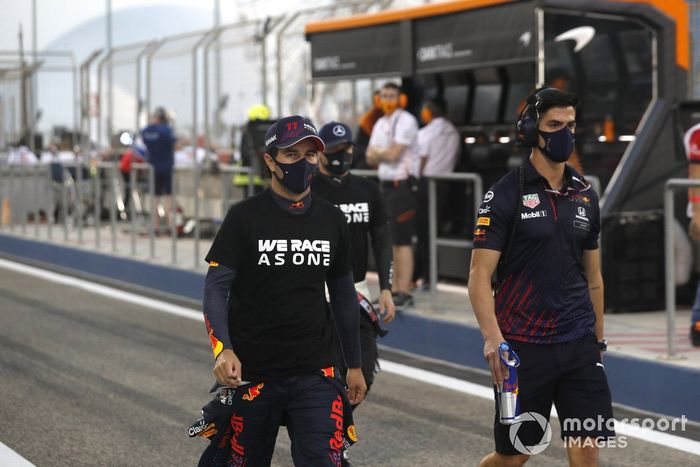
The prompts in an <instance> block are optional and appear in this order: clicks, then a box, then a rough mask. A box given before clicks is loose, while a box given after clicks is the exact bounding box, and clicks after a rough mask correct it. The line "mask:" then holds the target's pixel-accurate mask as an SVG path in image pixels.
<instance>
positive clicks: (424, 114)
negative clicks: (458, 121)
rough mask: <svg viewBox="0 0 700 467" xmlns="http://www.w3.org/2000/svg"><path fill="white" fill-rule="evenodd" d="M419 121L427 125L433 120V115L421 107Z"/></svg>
mask: <svg viewBox="0 0 700 467" xmlns="http://www.w3.org/2000/svg"><path fill="white" fill-rule="evenodd" d="M420 119H421V121H422V122H423V123H425V124H426V125H427V124H428V123H430V122H431V121H432V120H433V113H432V112H431V111H430V110H429V109H428V108H426V107H423V110H421V111H420Z"/></svg>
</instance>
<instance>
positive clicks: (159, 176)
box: [154, 169, 173, 196]
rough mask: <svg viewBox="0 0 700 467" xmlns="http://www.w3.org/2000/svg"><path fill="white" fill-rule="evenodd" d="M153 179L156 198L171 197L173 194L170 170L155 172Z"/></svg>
mask: <svg viewBox="0 0 700 467" xmlns="http://www.w3.org/2000/svg"><path fill="white" fill-rule="evenodd" d="M154 178H155V191H156V196H163V195H171V194H172V193H173V171H172V170H170V169H168V170H156V171H155V173H154Z"/></svg>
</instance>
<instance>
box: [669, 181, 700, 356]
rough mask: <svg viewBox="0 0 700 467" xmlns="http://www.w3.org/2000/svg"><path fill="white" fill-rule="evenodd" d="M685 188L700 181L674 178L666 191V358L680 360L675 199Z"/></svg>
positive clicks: (699, 184) (696, 184)
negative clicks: (676, 193) (677, 316)
mask: <svg viewBox="0 0 700 467" xmlns="http://www.w3.org/2000/svg"><path fill="white" fill-rule="evenodd" d="M683 188H700V180H689V179H687V178H672V179H670V180H667V181H666V186H665V189H664V248H665V250H664V257H665V266H664V267H665V280H666V339H667V340H666V342H667V344H666V346H667V352H666V357H667V358H669V359H674V358H679V357H678V356H677V355H676V343H675V340H674V337H675V333H676V255H675V237H674V222H675V213H674V204H675V203H674V199H673V195H674V193H675V191H676V190H679V189H683Z"/></svg>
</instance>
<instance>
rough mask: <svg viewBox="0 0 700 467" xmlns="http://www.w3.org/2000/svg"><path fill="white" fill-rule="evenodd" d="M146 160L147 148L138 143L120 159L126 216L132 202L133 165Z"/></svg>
mask: <svg viewBox="0 0 700 467" xmlns="http://www.w3.org/2000/svg"><path fill="white" fill-rule="evenodd" d="M145 160H146V150H145V148H144V147H142V146H140V145H138V144H135V143H134V144H132V145H131V146H130V147H129V149H127V150H126V152H124V154H122V157H121V159H120V160H119V171H120V172H121V174H122V180H123V181H124V214H125V216H126V218H128V216H129V214H128V213H129V203H130V202H131V189H132V187H131V166H132V164H135V163H136V164H138V163H141V162H144V161H145Z"/></svg>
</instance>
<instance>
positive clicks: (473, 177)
mask: <svg viewBox="0 0 700 467" xmlns="http://www.w3.org/2000/svg"><path fill="white" fill-rule="evenodd" d="M352 173H353V174H354V175H359V176H363V177H370V178H377V171H376V170H357V169H353V170H352ZM426 178H427V179H428V248H429V250H430V253H429V258H430V259H429V260H430V266H429V268H430V278H429V279H430V297H431V303H436V295H437V281H438V255H437V249H438V246H447V247H457V248H460V247H461V248H471V247H472V246H473V243H472V241H471V240H460V239H454V238H444V237H443V238H441V237H438V228H437V223H438V219H437V183H438V182H441V181H442V182H471V183H472V184H473V185H474V190H473V200H472V202H473V203H474V215H475V216H476V215H477V212H478V210H479V206H480V205H481V199H482V196H483V193H484V186H483V181H482V179H481V175H479V174H476V173H463V172H452V173H447V174H440V175H431V176H428V177H426ZM596 181H597V178H596ZM592 183H593V181H591V184H592ZM598 185H600V182H598ZM465 277H466V271H465Z"/></svg>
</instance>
